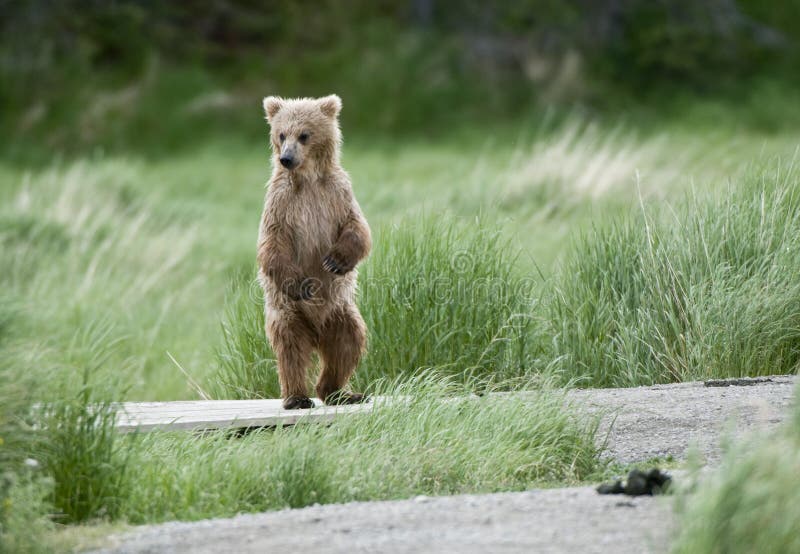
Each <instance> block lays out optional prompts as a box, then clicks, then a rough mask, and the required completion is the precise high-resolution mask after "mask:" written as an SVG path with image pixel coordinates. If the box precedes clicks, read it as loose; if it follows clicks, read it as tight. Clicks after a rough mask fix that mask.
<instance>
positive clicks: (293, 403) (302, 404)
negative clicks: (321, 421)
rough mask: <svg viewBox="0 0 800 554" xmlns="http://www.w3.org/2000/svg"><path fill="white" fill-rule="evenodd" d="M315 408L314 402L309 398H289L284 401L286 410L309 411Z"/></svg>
mask: <svg viewBox="0 0 800 554" xmlns="http://www.w3.org/2000/svg"><path fill="white" fill-rule="evenodd" d="M313 407H314V401H313V400H311V399H310V398H309V397H307V396H289V397H288V398H285V399H284V401H283V409H284V410H307V409H309V408H313Z"/></svg>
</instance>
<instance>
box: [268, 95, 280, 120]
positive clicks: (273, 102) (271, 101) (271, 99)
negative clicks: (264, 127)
mask: <svg viewBox="0 0 800 554" xmlns="http://www.w3.org/2000/svg"><path fill="white" fill-rule="evenodd" d="M282 107H283V98H281V97H280V96H267V97H266V98H264V113H265V114H267V121H272V118H273V117H275V114H277V113H278V112H279V111H280V109H281V108H282Z"/></svg>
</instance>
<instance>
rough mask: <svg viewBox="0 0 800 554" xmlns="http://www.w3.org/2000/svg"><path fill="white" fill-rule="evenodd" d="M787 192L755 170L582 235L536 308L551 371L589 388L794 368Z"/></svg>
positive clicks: (790, 181) (793, 198)
mask: <svg viewBox="0 0 800 554" xmlns="http://www.w3.org/2000/svg"><path fill="white" fill-rule="evenodd" d="M773 167H774V166H773ZM798 190H800V189H798V172H797V171H796V170H795V169H793V168H791V167H790V168H788V169H786V168H785V166H778V169H771V168H765V169H761V170H758V171H753V172H751V174H750V175H749V176H747V177H745V178H743V179H742V180H741V182H740V183H737V184H732V185H731V186H730V187H728V189H727V190H724V191H721V192H720V193H714V194H695V195H691V196H689V197H688V198H686V199H685V200H684V201H683V202H682V203H680V204H678V205H677V206H675V207H674V208H668V209H663V208H657V207H656V206H652V205H646V204H643V206H642V209H641V211H640V212H639V213H638V214H631V215H628V216H625V217H622V218H620V219H618V220H616V221H614V222H613V223H610V224H603V225H598V226H597V227H595V228H593V229H592V231H590V232H588V233H586V234H585V235H584V236H583V237H582V238H581V239H580V240H579V241H578V242H577V244H576V246H575V247H574V248H573V249H572V250H571V252H570V254H569V257H568V259H567V261H566V262H565V264H564V266H563V268H562V269H561V270H560V271H559V272H557V274H556V275H555V277H554V279H553V283H552V292H551V293H550V294H549V295H548V301H547V302H546V306H545V311H544V312H543V315H544V321H545V322H546V325H547V327H546V328H547V332H548V333H549V334H550V335H551V336H552V341H551V342H550V350H549V353H548V355H547V357H548V358H549V359H551V360H555V361H556V363H555V364H554V365H553V366H551V367H552V368H553V369H554V370H555V371H556V373H558V374H559V375H561V376H562V378H563V379H564V381H568V380H575V379H577V380H580V381H582V382H583V383H584V384H585V385H588V386H633V385H643V384H651V383H658V382H671V381H685V380H692V379H703V378H708V377H728V376H743V375H769V374H775V373H793V372H795V371H797V368H798V362H800V283H799V282H798V281H797V279H796V276H797V275H798V272H799V271H800V254H799V253H800V192H798Z"/></svg>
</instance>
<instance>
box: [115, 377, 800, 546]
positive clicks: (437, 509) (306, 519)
mask: <svg viewBox="0 0 800 554" xmlns="http://www.w3.org/2000/svg"><path fill="white" fill-rule="evenodd" d="M795 382H796V381H795V378H794V377H785V376H781V377H772V378H771V380H769V381H767V382H757V383H752V382H745V383H743V384H748V385H751V386H742V385H743V384H739V385H734V386H715V387H706V386H704V384H703V383H684V384H678V385H658V386H654V387H639V388H632V389H604V390H577V391H571V392H570V393H569V394H570V398H571V399H572V400H573V401H574V403H575V405H576V406H577V407H579V408H580V409H584V410H586V411H587V412H589V413H597V412H598V411H600V412H601V413H604V414H606V416H605V417H604V420H603V427H604V429H605V431H608V429H609V428H610V429H611V431H610V433H609V434H608V454H609V455H610V456H611V457H613V458H615V459H617V460H619V461H623V462H634V461H644V460H648V459H650V458H653V457H655V456H667V455H672V456H673V457H675V458H678V459H681V458H684V457H685V455H686V453H687V449H688V448H689V447H690V446H695V447H696V448H697V449H698V450H699V451H700V452H701V453H703V454H704V455H705V456H706V459H707V460H708V461H709V463H710V464H711V465H713V464H714V463H715V462H716V461H717V460H718V459H719V455H720V445H719V443H720V437H721V435H722V434H723V432H725V433H730V435H732V436H741V435H742V434H744V433H746V432H748V431H751V430H754V429H759V430H762V429H768V428H769V427H772V426H774V425H775V424H777V423H778V422H780V421H781V420H782V418H783V417H785V415H786V413H787V407H788V405H789V403H790V401H791V398H792V392H793V390H794V383H795ZM612 421H613V426H612V425H611V422H612ZM674 525H675V522H674V519H673V515H672V506H671V502H670V499H669V498H668V497H667V498H664V497H655V498H653V497H638V498H631V497H623V496H601V495H598V494H597V493H596V492H595V491H594V489H593V488H592V487H573V488H561V489H545V490H532V491H527V492H521V493H502V494H489V495H459V496H450V497H440V498H427V497H419V498H415V499H410V500H399V501H387V502H354V503H349V504H342V505H337V504H330V505H326V506H312V507H309V508H303V509H299V510H283V511H279V512H268V513H263V514H251V515H243V516H238V517H235V518H230V519H219V520H206V521H199V522H194V523H178V522H173V523H167V524H162V525H154V526H145V527H141V528H138V529H136V530H134V531H133V532H131V533H128V534H125V535H121V536H116V537H111V538H110V539H109V540H110V544H111V545H112V546H110V547H109V548H108V549H106V550H103V551H102V552H104V553H112V552H113V553H115V554H134V553H135V554H145V553H161V552H170V553H173V552H174V553H198V554H204V553H208V554H211V553H221V552H237V553H238V552H241V553H256V552H258V553H261V552H286V551H290V552H297V551H302V552H310V551H311V549H319V550H321V551H325V552H342V553H348V554H350V553H355V552H381V553H382V554H390V553H401V552H402V553H405V552H413V553H424V552H437V553H438V552H459V554H464V553H473V552H474V553H481V554H485V553H487V552H492V553H494V552H498V553H505V552H544V553H551V552H552V553H555V552H559V553H560V552H565V553H566V552H615V553H628V552H631V553H634V552H636V553H638V552H666V551H667V550H668V548H669V537H670V535H671V533H672V532H673V531H674Z"/></svg>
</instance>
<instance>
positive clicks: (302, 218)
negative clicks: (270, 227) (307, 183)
mask: <svg viewBox="0 0 800 554" xmlns="http://www.w3.org/2000/svg"><path fill="white" fill-rule="evenodd" d="M339 204H341V200H339V199H337V198H336V194H335V191H333V190H329V189H327V188H323V187H318V188H316V189H312V188H311V187H308V188H305V189H303V190H300V191H296V192H295V193H294V194H293V198H292V199H291V206H289V209H288V210H287V213H286V214H285V215H286V222H287V224H288V226H289V227H290V229H291V231H292V232H291V234H292V238H293V242H294V247H295V251H296V253H297V257H298V259H299V261H302V260H303V259H304V258H306V257H307V256H314V257H315V258H316V257H318V256H319V254H320V253H327V252H328V251H329V250H330V248H331V246H333V243H334V241H335V240H336V235H337V233H338V229H339V225H340V222H341V219H342V216H341V213H340V212H341V209H340V206H339Z"/></svg>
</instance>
